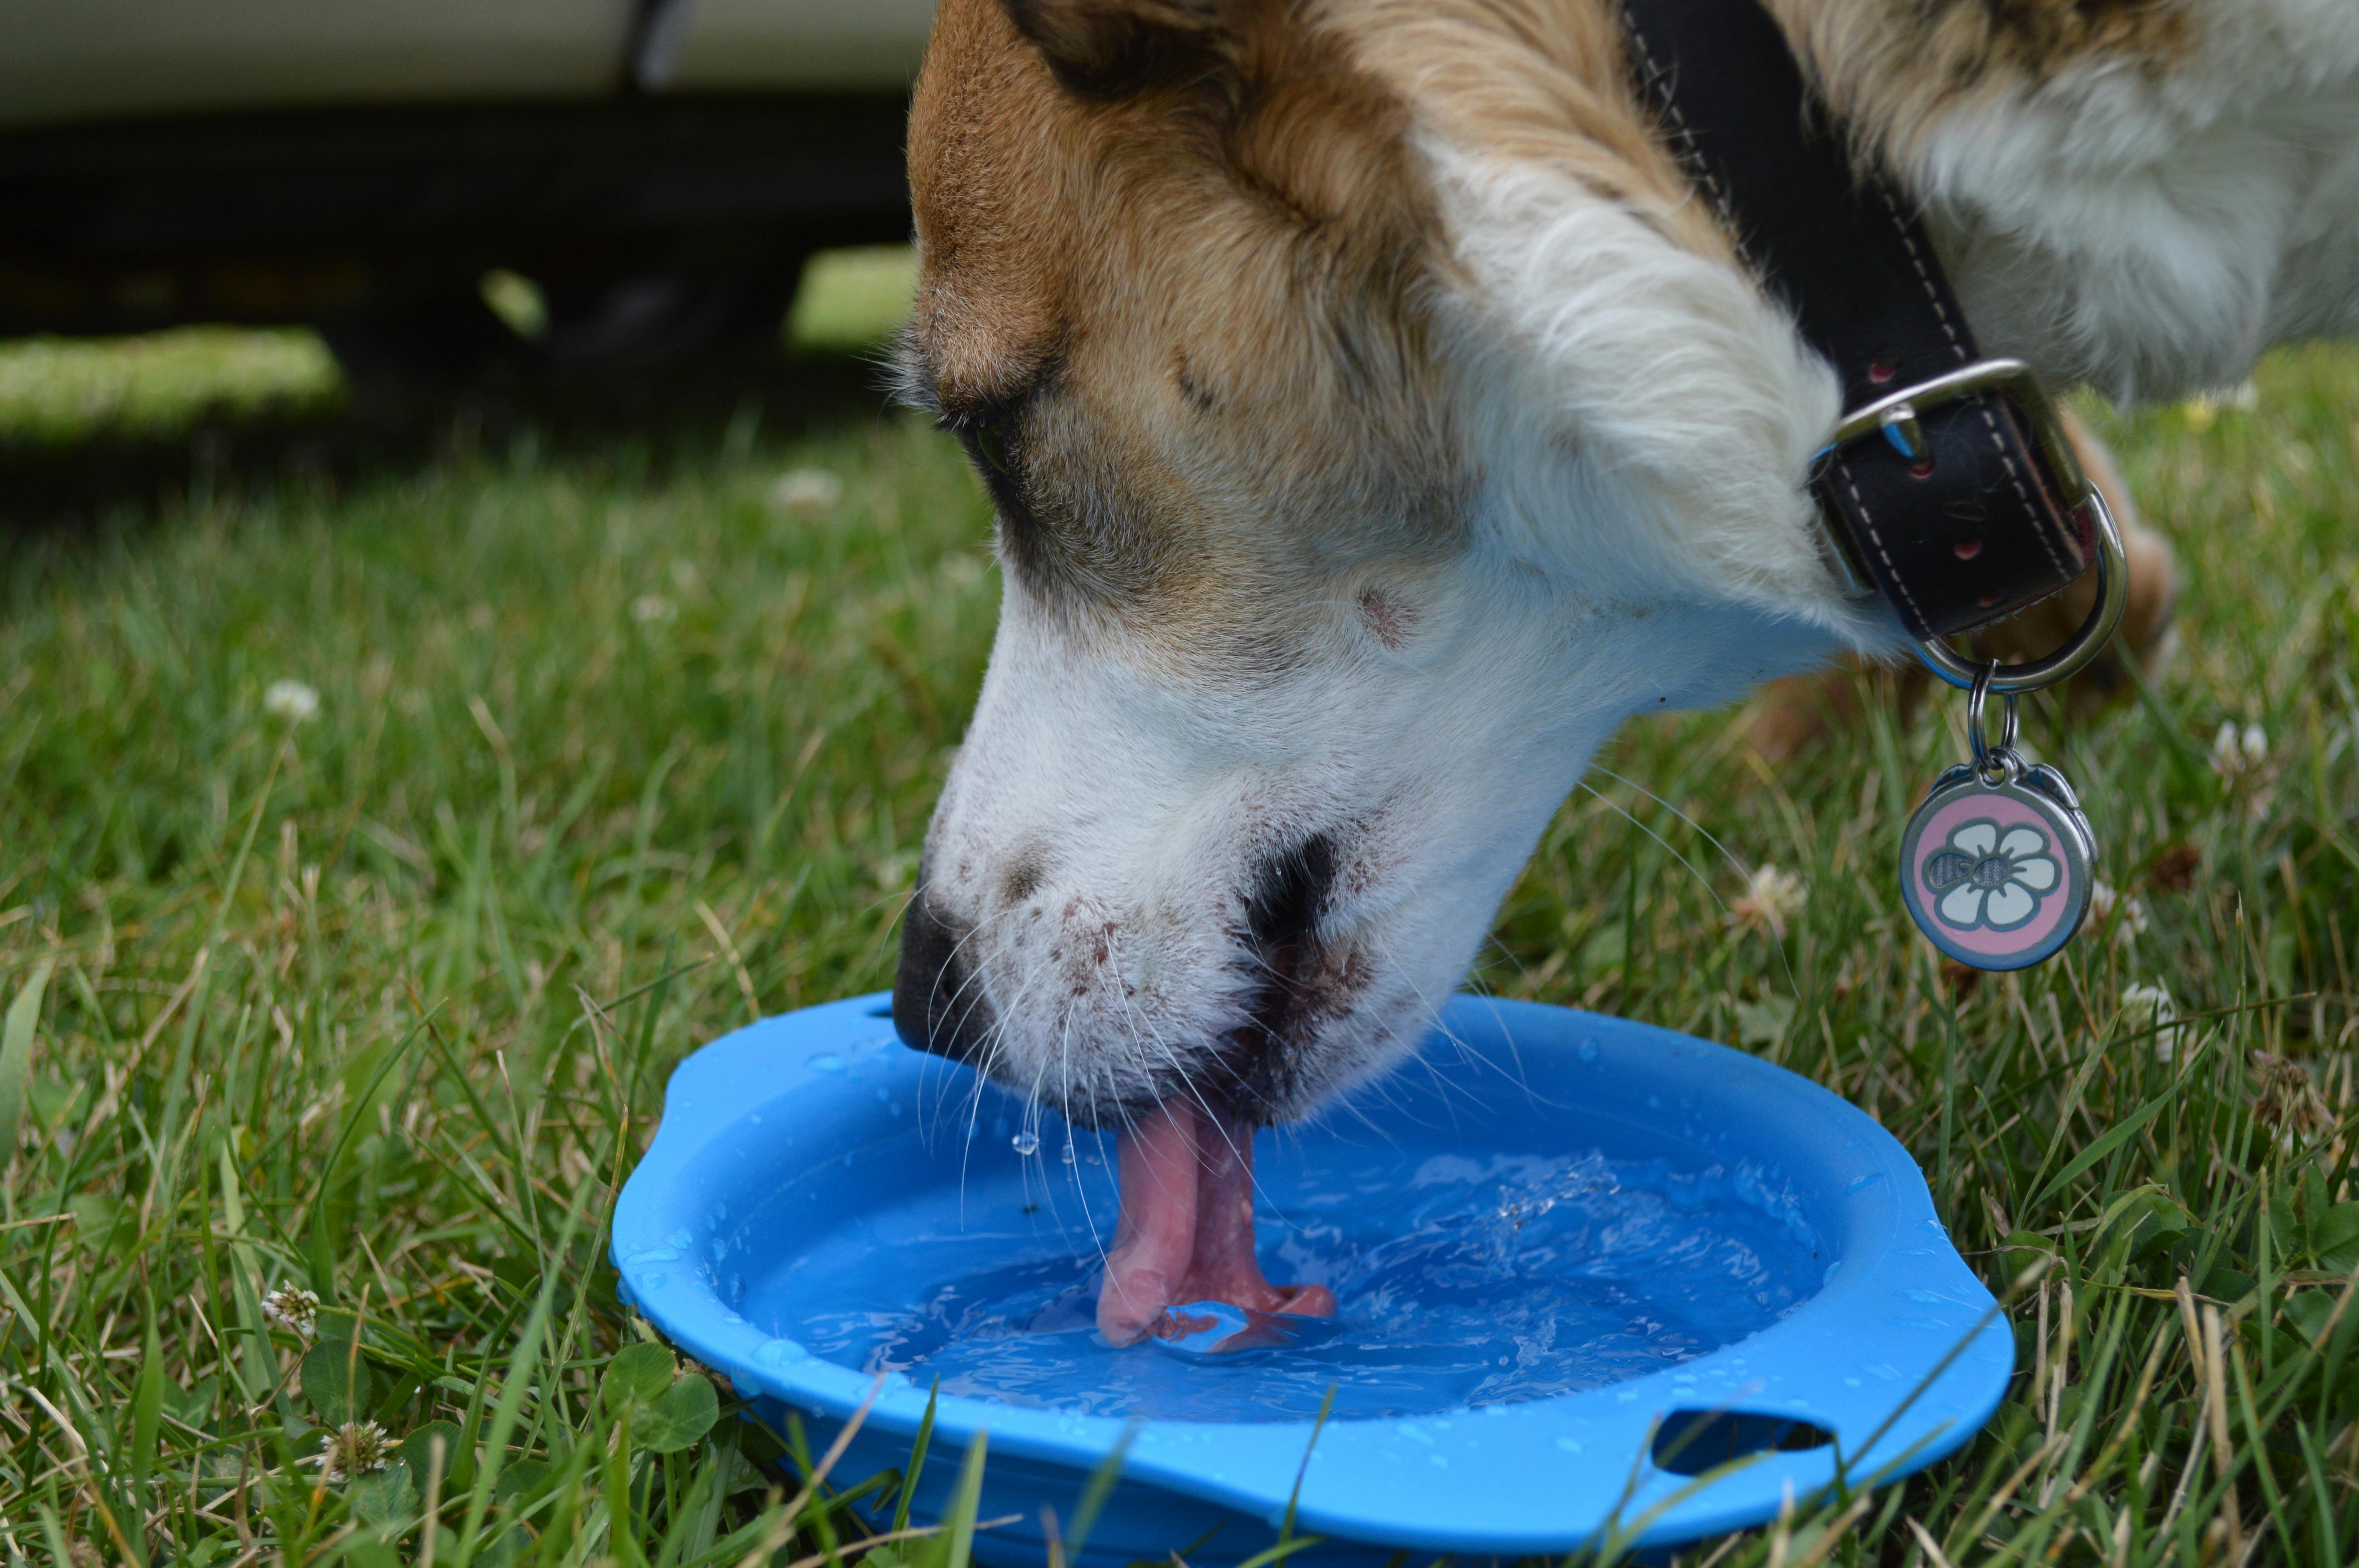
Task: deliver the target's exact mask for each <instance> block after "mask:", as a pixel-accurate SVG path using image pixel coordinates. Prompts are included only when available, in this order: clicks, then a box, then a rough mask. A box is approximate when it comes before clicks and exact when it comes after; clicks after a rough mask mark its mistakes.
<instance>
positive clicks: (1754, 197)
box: [1621, 0, 2095, 638]
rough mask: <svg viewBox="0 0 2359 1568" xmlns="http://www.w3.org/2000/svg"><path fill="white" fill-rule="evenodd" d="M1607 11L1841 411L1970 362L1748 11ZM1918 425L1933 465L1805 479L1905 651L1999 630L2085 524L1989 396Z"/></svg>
mask: <svg viewBox="0 0 2359 1568" xmlns="http://www.w3.org/2000/svg"><path fill="white" fill-rule="evenodd" d="M1621 4H1622V8H1623V18H1624V22H1625V27H1626V28H1627V31H1628V36H1629V44H1630V53H1631V61H1632V66H1633V69H1634V70H1635V71H1636V76H1637V79H1638V82H1639V85H1640V89H1641V92H1642V95H1643V97H1644V99H1645V101H1646V102H1647V103H1648V104H1649V105H1650V106H1651V107H1652V108H1653V109H1654V110H1655V112H1656V114H1658V116H1659V118H1660V126H1661V130H1662V133H1663V135H1664V138H1665V140H1666V141H1667V142H1668V143H1669V146H1671V148H1672V150H1673V151H1674V152H1675V153H1677V154H1678V155H1679V156H1680V159H1681V161H1682V162H1683V163H1684V164H1685V165H1686V167H1687V168H1688V171H1689V173H1690V177H1691V178H1693V179H1694V181H1695V184H1696V188H1697V189H1698V190H1699V191H1700V192H1701V194H1702V195H1703V196H1704V197H1706V198H1707V199H1708V200H1711V201H1712V203H1713V204H1714V205H1715V206H1716V207H1717V208H1718V209H1719V212H1720V216H1721V219H1722V222H1723V223H1724V224H1725V225H1726V226H1727V228H1728V230H1729V232H1730V233H1731V234H1732V235H1733V236H1734V238H1735V240H1736V243H1737V245H1738V248H1739V250H1740V251H1741V252H1742V253H1743V254H1744V256H1745V260H1746V261H1747V262H1749V263H1750V264H1751V265H1753V266H1754V267H1755V268H1756V269H1757V270H1758V271H1759V273H1760V275H1761V276H1762V277H1763V278H1764V279H1765V280H1766V281H1767V283H1768V285H1769V286H1770V287H1772V288H1773V289H1775V290H1776V291H1777V294H1778V295H1779V296H1780V297H1783V298H1784V299H1785V301H1786V302H1787V304H1788V306H1789V307H1790V308H1792V310H1793V312H1794V315H1795V318H1796V319H1797V321H1798V322H1799V325H1800V327H1801V331H1802V336H1803V338H1804V339H1805V340H1806V341H1808V342H1809V343H1810V345H1811V346H1812V347H1813V348H1815V349H1817V350H1818V351H1820V352H1821V353H1822V354H1824V355H1825V356H1826V357H1827V359H1828V360H1829V361H1830V362H1832V364H1833V365H1834V368H1835V371H1836V373H1837V374H1838V375H1840V376H1841V378H1842V381H1843V406H1844V408H1845V410H1846V411H1848V410H1851V409H1855V408H1860V407H1864V406H1866V405H1867V404H1870V403H1873V402H1875V401H1876V400H1878V399H1880V398H1883V397H1887V396H1889V395H1892V394H1893V393H1896V392H1898V391H1900V390H1902V389H1903V388H1905V387H1908V386H1912V385H1915V384H1918V383H1920V382H1924V381H1930V380H1931V379H1932V378H1933V377H1935V376H1938V375H1943V374H1946V373H1950V372H1951V371H1955V370H1959V369H1962V368H1963V367H1965V366H1967V365H1969V364H1973V363H1974V362H1976V361H1978V360H1979V359H1980V358H1981V357H1982V356H1981V353H1980V351H1978V350H1977V349H1976V347H1975V345H1974V338H1973V331H1972V330H1970V329H1969V328H1968V327H1967V325H1966V320H1965V316H1964V314H1963V313H1962V311H1961V310H1960V309H1959V308H1958V301H1957V297H1956V296H1955V295H1953V294H1951V291H1950V285H1949V280H1948V279H1947V278H1946V277H1944V276H1942V272H1941V265H1940V261H1939V260H1938V259H1937V258H1936V257H1935V256H1934V254H1933V248H1932V246H1931V244H1930V243H1929V242H1928V241H1927V239H1926V237H1925V232H1924V226H1923V225H1922V224H1921V223H1919V222H1918V220H1917V218H1916V215H1915V214H1914V213H1913V212H1912V211H1909V210H1908V208H1907V207H1906V206H1904V205H1903V204H1902V202H1901V200H1900V199H1899V198H1898V197H1897V196H1896V195H1895V194H1894V192H1893V191H1892V189H1890V188H1889V187H1888V186H1887V185H1886V183H1885V182H1884V181H1883V180H1881V179H1877V178H1872V177H1870V178H1861V177H1860V176H1859V174H1858V173H1857V171H1856V170H1855V168H1854V165H1853V162H1852V160H1851V158H1850V157H1849V156H1848V154H1847V152H1846V150H1845V148H1844V146H1843V143H1842V141H1841V140H1840V138H1839V137H1838V136H1837V135H1835V134H1834V132H1833V130H1832V124H1831V120H1832V116H1831V115H1829V114H1828V113H1827V111H1826V110H1825V108H1824V106H1823V105H1822V104H1821V103H1818V102H1817V101H1816V100H1815V99H1814V98H1813V97H1811V95H1810V92H1809V91H1808V89H1807V88H1806V87H1805V86H1804V84H1803V81H1802V75H1801V71H1800V70H1799V67H1798V66H1797V65H1796V63H1795V60H1794V57H1793V54H1792V52H1791V51H1790V49H1788V46H1787V43H1786V39H1785V36H1784V35H1783V34H1781V33H1780V32H1779V31H1778V30H1777V24H1776V23H1775V22H1774V21H1772V20H1771V19H1770V16H1769V15H1768V13H1767V11H1765V10H1764V9H1762V7H1761V5H1759V3H1758V0H1621ZM1919 424H1920V427H1921V428H1922V429H1923V431H1924V436H1925V441H1926V451H1925V454H1924V457H1925V459H1927V460H1919V461H1915V462H1912V461H1911V460H1909V459H1908V458H1907V457H1904V456H1903V455H1902V454H1901V453H1900V451H1899V450H1898V449H1896V448H1894V447H1893V446H1891V445H1890V444H1889V443H1887V442H1886V441H1884V440H1882V439H1880V438H1870V439H1867V440H1863V441H1855V442H1853V443H1852V444H1851V445H1849V446H1848V447H1845V448H1843V449H1839V450H1838V451H1836V452H1835V453H1834V454H1833V455H1832V456H1831V457H1830V458H1829V459H1828V460H1827V461H1826V463H1825V464H1824V466H1823V471H1822V472H1821V474H1820V475H1819V476H1818V479H1817V481H1816V485H1817V491H1818V495H1819V501H1820V504H1821V509H1822V510H1823V511H1825V512H1826V513H1827V514H1829V516H1830V517H1831V518H1832V520H1833V522H1834V524H1835V525H1836V528H1837V532H1838V534H1839V535H1840V536H1841V537H1842V538H1843V542H1844V545H1845V546H1846V548H1847V550H1848V552H1849V554H1850V556H1851V558H1852V561H1853V564H1854V566H1855V567H1856V568H1858V569H1859V570H1860V571H1861V572H1862V573H1863V574H1864V576H1865V577H1866V579H1867V580H1868V581H1870V582H1872V583H1873V584H1874V585H1875V587H1876V588H1877V589H1879V590H1880V591H1881V592H1882V593H1883V594H1884V596H1885V598H1886V599H1887V600H1890V601H1891V602H1892V605H1893V608H1894V609H1895V610H1896V611H1897V612H1898V613H1899V616H1900V620H1901V622H1902V624H1904V625H1905V626H1907V627H1908V631H1909V633H1911V634H1912V635H1914V636H1917V637H1920V638H1922V637H1930V636H1941V635H1947V634H1949V633H1954V632H1963V631H1967V630H1970V629H1971V628H1973V627H1975V626H1980V625H1983V624H1985V623H1986V622H1992V621H1996V620H1999V619H2001V618H2002V617H2004V616H2007V615H2011V614H2013V613H2014V612H2015V611H2017V610H2020V609H2022V608H2023V607H2024V606H2025V605H2027V604H2030V603H2032V602H2033V601H2035V600H2041V599H2045V598H2047V597H2048V596H2049V594H2051V593H2054V592H2055V591H2056V590H2057V589H2060V588H2062V587H2063V586H2064V585H2065V584H2067V583H2069V582H2071V581H2072V580H2073V579H2076V578H2078V577H2079V576H2080V575H2081V574H2082V571H2083V570H2085V569H2086V568H2087V567H2088V565H2089V563H2090V561H2091V560H2092V559H2093V555H2094V547H2095V543H2094V540H2093V537H2092V536H2091V535H2090V533H2089V531H2088V527H2087V524H2086V523H2085V522H2084V521H2083V520H2082V519H2081V518H2080V517H2078V516H2077V515H2076V514H2075V513H2074V512H2073V510H2072V509H2071V507H2070V506H2068V505H2066V504H2061V503H2060V502H2059V500H2058V498H2057V496H2056V495H2055V493H2054V491H2053V487H2052V485H2051V484H2050V482H2049V478H2048V476H2047V471H2046V469H2045V467H2044V466H2043V465H2042V464H2040V463H2039V462H2038V461H2035V460H2034V459H2033V456H2032V453H2033V445H2034V444H2033V442H2032V440H2031V439H2030V438H2028V436H2027V432H2026V428H2025V426H2024V424H2023V421H2022V419H2021V417H2020V416H2018V414H2017V411H2016V409H2015V407H2014V406H2013V405H2012V404H2011V403H2010V402H2009V401H2008V400H2007V399H2006V397H2005V396H2004V395H2000V394H1998V393H1984V394H1981V395H1976V396H1973V397H1967V398H1962V399H1961V400H1959V401H1957V402H1954V403H1951V404H1948V405H1946V406H1941V407H1939V408H1935V409H1930V410H1923V411H1920V412H1919ZM2074 499H2075V500H2076V501H2077V499H2078V498H2077V497H2076V498H2074Z"/></svg>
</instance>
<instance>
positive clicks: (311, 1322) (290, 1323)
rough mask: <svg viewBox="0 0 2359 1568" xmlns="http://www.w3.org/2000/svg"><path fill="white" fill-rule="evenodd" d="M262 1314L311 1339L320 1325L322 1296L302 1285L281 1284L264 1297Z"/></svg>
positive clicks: (279, 1324)
mask: <svg viewBox="0 0 2359 1568" xmlns="http://www.w3.org/2000/svg"><path fill="white" fill-rule="evenodd" d="M262 1315H263V1316H264V1317H266V1318H268V1319H269V1320H270V1321H271V1322H273V1323H275V1324H277V1325H278V1326H279V1327H281V1328H283V1329H286V1330H288V1332H290V1333H292V1334H295V1335H297V1336H300V1337H302V1338H304V1339H309V1338H310V1337H311V1336H312V1335H313V1334H314V1333H315V1332H317V1330H318V1329H319V1326H320V1298H319V1296H318V1295H317V1294H315V1293H314V1292H310V1291H307V1290H305V1289H304V1288H303V1287H302V1286H300V1285H281V1286H279V1287H278V1288H277V1290H275V1291H272V1292H270V1293H269V1294H267V1295H266V1296H264V1297H263V1298H262Z"/></svg>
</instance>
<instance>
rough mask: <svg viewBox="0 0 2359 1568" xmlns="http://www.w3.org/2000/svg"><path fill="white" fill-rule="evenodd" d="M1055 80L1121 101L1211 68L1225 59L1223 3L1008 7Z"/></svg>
mask: <svg viewBox="0 0 2359 1568" xmlns="http://www.w3.org/2000/svg"><path fill="white" fill-rule="evenodd" d="M1002 4H1004V5H1006V7H1007V15H1008V17H1009V19H1010V20H1012V21H1013V22H1015V24H1016V31H1017V32H1020V33H1022V34H1023V35H1024V36H1025V37H1026V38H1028V39H1030V40H1031V41H1032V43H1033V44H1034V45H1035V46H1037V47H1038V49H1039V50H1040V53H1041V55H1042V56H1043V57H1044V58H1046V59H1047V60H1048V62H1049V69H1050V70H1053V71H1055V72H1056V73H1057V80H1058V81H1060V82H1062V83H1063V84H1064V85H1065V87H1066V89H1067V90H1068V91H1070V92H1075V93H1078V94H1080V95H1081V96H1082V97H1084V98H1120V97H1124V96H1126V95H1128V94H1130V93H1133V92H1145V91H1146V90H1147V89H1148V88H1151V87H1160V86H1164V85H1166V84H1169V83H1171V82H1174V81H1181V80H1184V79H1185V78H1188V77H1190V76H1194V75H1198V74H1201V73H1202V72H1204V71H1206V70H1211V69H1212V68H1213V67H1214V66H1215V65H1217V63H1218V62H1219V60H1220V59H1221V57H1222V56H1223V54H1224V53H1225V52H1226V44H1227V41H1228V31H1227V29H1226V27H1223V18H1222V10H1223V6H1222V4H1221V0H1002Z"/></svg>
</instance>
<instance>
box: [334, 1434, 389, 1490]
mask: <svg viewBox="0 0 2359 1568" xmlns="http://www.w3.org/2000/svg"><path fill="white" fill-rule="evenodd" d="M392 1457H393V1444H392V1443H391V1441H390V1440H389V1439H387V1438H386V1434H385V1428H383V1427H381V1426H379V1425H377V1423H376V1422H373V1421H348V1422H344V1424H343V1425H342V1426H340V1427H338V1428H336V1430H335V1431H333V1432H324V1433H321V1434H320V1474H321V1475H322V1476H326V1477H327V1478H328V1479H329V1480H331V1481H343V1480H349V1479H351V1478H352V1477H353V1476H364V1475H366V1474H368V1472H370V1471H371V1470H382V1469H384V1468H385V1467H386V1463H387V1462H388V1461H390V1460H391V1459H392Z"/></svg>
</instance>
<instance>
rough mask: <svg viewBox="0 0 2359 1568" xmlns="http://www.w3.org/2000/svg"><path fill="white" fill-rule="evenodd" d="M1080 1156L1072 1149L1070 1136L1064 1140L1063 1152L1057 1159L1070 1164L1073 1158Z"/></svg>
mask: <svg viewBox="0 0 2359 1568" xmlns="http://www.w3.org/2000/svg"><path fill="white" fill-rule="evenodd" d="M1080 1157H1081V1156H1080V1155H1079V1154H1077V1153H1076V1152H1074V1149H1073V1141H1072V1140H1071V1139H1070V1138H1068V1139H1066V1140H1065V1152H1063V1153H1062V1154H1060V1155H1059V1156H1058V1158H1059V1159H1060V1160H1062V1161H1064V1162H1065V1163H1066V1164H1068V1165H1070V1164H1071V1163H1072V1162H1074V1161H1075V1160H1077V1159H1079V1158H1080Z"/></svg>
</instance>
